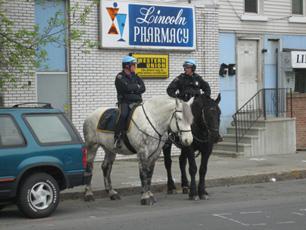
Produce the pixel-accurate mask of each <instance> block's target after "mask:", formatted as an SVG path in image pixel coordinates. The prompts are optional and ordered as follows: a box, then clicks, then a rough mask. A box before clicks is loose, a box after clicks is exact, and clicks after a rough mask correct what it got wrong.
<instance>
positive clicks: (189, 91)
mask: <svg viewBox="0 0 306 230" xmlns="http://www.w3.org/2000/svg"><path fill="white" fill-rule="evenodd" d="M177 90H178V93H177V92H176V91H177ZM201 90H203V92H204V94H205V95H207V96H209V97H210V86H209V84H208V83H207V82H206V81H204V80H203V78H202V77H201V76H200V75H198V74H196V73H194V74H193V75H192V76H188V75H186V74H185V73H182V74H181V75H179V76H178V77H176V78H175V79H174V80H173V81H172V82H171V83H170V85H169V86H168V88H167V93H168V95H169V96H170V97H178V98H179V99H181V100H183V101H189V99H190V98H191V97H194V96H195V97H196V96H199V95H200V94H201Z"/></svg>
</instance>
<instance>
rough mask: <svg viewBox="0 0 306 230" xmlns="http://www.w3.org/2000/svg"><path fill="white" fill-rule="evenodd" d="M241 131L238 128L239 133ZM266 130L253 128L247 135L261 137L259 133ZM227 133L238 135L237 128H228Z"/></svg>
mask: <svg viewBox="0 0 306 230" xmlns="http://www.w3.org/2000/svg"><path fill="white" fill-rule="evenodd" d="M240 130H241V129H239V128H238V133H239V131H240ZM265 130H266V128H264V127H251V128H250V129H249V130H248V132H247V135H259V132H262V131H265ZM227 133H228V134H236V129H235V127H228V128H227Z"/></svg>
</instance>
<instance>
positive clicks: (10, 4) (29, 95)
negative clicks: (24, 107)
mask: <svg viewBox="0 0 306 230" xmlns="http://www.w3.org/2000/svg"><path fill="white" fill-rule="evenodd" d="M3 7H4V9H8V10H9V12H8V13H6V16H7V17H8V19H9V20H11V21H12V22H14V25H15V26H14V29H15V30H16V31H17V30H19V29H26V30H28V31H32V30H33V29H34V6H33V3H31V1H30V2H26V1H16V0H10V1H6V4H4V5H3ZM1 71H5V70H3V69H1ZM26 71H27V69H25V70H24V72H26ZM15 77H16V78H17V79H20V80H21V81H20V82H18V83H17V85H18V86H17V88H15V87H11V86H10V85H3V88H5V89H6V91H5V92H3V93H2V95H3V103H4V105H5V106H12V105H15V104H19V103H25V102H29V101H36V84H35V80H36V78H35V76H33V77H28V76H24V75H23V74H21V73H16V74H15ZM28 81H31V86H29V87H26V88H24V89H21V86H23V85H24V84H27V83H28ZM0 93H1V91H0Z"/></svg>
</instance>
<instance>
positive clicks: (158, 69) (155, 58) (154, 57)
mask: <svg viewBox="0 0 306 230" xmlns="http://www.w3.org/2000/svg"><path fill="white" fill-rule="evenodd" d="M133 57H134V58H136V60H137V62H138V64H137V68H136V73H137V74H138V75H139V76H140V77H142V78H165V77H169V55H162V54H133Z"/></svg>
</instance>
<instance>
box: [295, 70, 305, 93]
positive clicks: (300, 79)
mask: <svg viewBox="0 0 306 230" xmlns="http://www.w3.org/2000/svg"><path fill="white" fill-rule="evenodd" d="M294 91H295V92H296V93H306V69H296V70H295V87H294Z"/></svg>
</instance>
